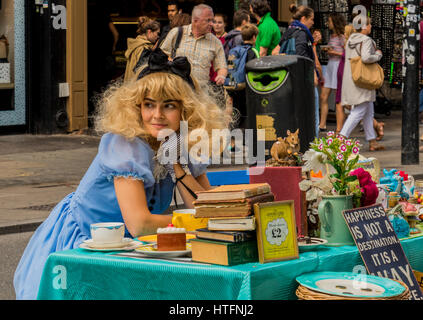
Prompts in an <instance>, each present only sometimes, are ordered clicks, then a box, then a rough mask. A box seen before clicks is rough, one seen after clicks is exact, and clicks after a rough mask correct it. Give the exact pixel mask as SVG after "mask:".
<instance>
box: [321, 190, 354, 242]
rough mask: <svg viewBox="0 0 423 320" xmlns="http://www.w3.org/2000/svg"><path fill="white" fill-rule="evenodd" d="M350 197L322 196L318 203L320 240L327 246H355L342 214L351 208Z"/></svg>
mask: <svg viewBox="0 0 423 320" xmlns="http://www.w3.org/2000/svg"><path fill="white" fill-rule="evenodd" d="M352 198H353V196H352V195H348V196H323V197H322V201H320V203H319V209H318V213H319V219H320V238H322V239H325V240H327V241H328V242H327V244H326V245H327V246H334V247H337V246H352V245H355V243H354V240H353V238H352V236H351V232H350V230H349V228H348V226H347V224H346V222H345V219H344V216H343V214H342V211H343V210H348V209H352V208H353V202H352Z"/></svg>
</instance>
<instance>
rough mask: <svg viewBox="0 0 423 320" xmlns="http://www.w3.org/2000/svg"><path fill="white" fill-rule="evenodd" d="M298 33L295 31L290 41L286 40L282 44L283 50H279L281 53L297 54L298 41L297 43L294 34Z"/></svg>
mask: <svg viewBox="0 0 423 320" xmlns="http://www.w3.org/2000/svg"><path fill="white" fill-rule="evenodd" d="M296 32H297V30H295V31H294V32H293V33H292V34H291V37H290V38H289V39H286V40H284V41H283V42H282V43H281V48H280V49H279V53H284V54H286V55H294V54H297V49H296V41H295V37H294V34H295V33H296Z"/></svg>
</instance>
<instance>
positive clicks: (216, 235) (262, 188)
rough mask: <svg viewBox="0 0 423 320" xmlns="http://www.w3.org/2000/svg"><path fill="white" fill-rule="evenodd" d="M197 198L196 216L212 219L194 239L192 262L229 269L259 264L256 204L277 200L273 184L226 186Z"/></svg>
mask: <svg viewBox="0 0 423 320" xmlns="http://www.w3.org/2000/svg"><path fill="white" fill-rule="evenodd" d="M197 196H198V198H197V200H196V201H194V207H195V217H196V218H209V220H208V226H207V228H204V229H197V230H196V238H195V239H191V247H192V260H193V261H198V262H206V263H212V264H220V265H227V266H231V265H236V264H241V263H248V262H255V261H258V251H257V238H256V231H255V229H256V222H255V217H254V204H255V203H260V202H273V201H274V200H275V196H274V195H273V193H272V192H271V190H270V185H269V184H267V183H258V184H242V185H225V186H220V187H217V188H215V189H212V190H209V191H201V192H198V193H197Z"/></svg>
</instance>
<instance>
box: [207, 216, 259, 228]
mask: <svg viewBox="0 0 423 320" xmlns="http://www.w3.org/2000/svg"><path fill="white" fill-rule="evenodd" d="M207 228H208V229H209V230H229V231H251V230H255V229H256V218H255V217H254V216H249V217H234V218H231V217H227V218H210V219H209V221H208V223H207Z"/></svg>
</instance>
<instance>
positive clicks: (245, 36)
mask: <svg viewBox="0 0 423 320" xmlns="http://www.w3.org/2000/svg"><path fill="white" fill-rule="evenodd" d="M258 34H259V29H258V28H257V27H256V26H255V25H253V24H251V23H247V24H245V25H243V26H242V27H241V36H242V41H243V43H244V44H245V45H251V47H250V48H249V49H248V51H247V61H246V63H247V62H248V61H250V60H253V59H256V58H258V57H259V56H260V55H259V54H258V53H257V49H256V48H255V45H256V40H257V36H258Z"/></svg>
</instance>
